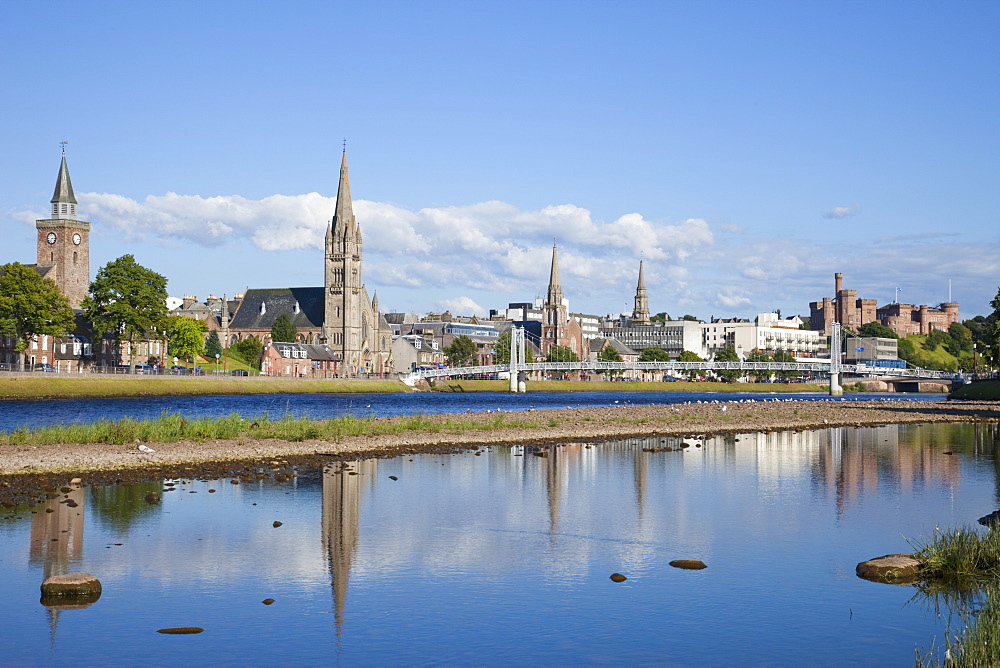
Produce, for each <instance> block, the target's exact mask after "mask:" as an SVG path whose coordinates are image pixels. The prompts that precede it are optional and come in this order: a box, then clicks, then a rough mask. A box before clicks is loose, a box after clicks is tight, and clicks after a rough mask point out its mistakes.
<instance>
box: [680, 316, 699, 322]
mask: <svg viewBox="0 0 1000 668" xmlns="http://www.w3.org/2000/svg"><path fill="white" fill-rule="evenodd" d="M681 320H690V321H691V322H698V318H696V317H694V316H693V315H690V314H687V315H683V316H681Z"/></svg>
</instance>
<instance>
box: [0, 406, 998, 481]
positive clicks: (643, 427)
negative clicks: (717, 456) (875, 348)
mask: <svg viewBox="0 0 1000 668" xmlns="http://www.w3.org/2000/svg"><path fill="white" fill-rule="evenodd" d="M723 406H725V410H722V407H723ZM509 414H511V415H517V416H518V418H519V419H525V420H529V421H530V422H532V423H533V425H534V426H531V427H525V428H504V429H500V430H495V431H477V430H471V429H470V430H466V431H462V432H458V433H449V432H444V431H442V432H417V431H410V432H404V433H400V434H390V435H380V436H371V437H348V438H344V439H343V440H341V441H336V442H329V441H318V440H314V441H303V442H289V441H281V440H274V439H254V438H251V437H249V436H248V437H246V438H240V439H237V440H227V441H222V440H218V441H179V442H175V443H147V444H145V445H146V446H147V447H149V448H151V449H152V450H155V452H153V453H144V452H140V451H139V450H137V449H136V446H132V445H110V444H101V443H98V444H86V445H77V444H62V445H18V446H14V445H9V446H0V486H4V487H8V488H9V487H11V486H12V481H11V480H10V479H9V478H10V477H11V476H15V477H17V476H19V475H24V474H36V475H37V474H47V475H53V474H66V475H68V476H72V475H85V474H87V473H93V472H105V473H107V472H113V471H129V470H131V471H136V470H143V469H151V470H155V469H160V468H163V467H165V466H166V467H170V466H180V465H185V466H188V467H190V466H195V468H197V467H198V466H205V465H208V464H212V463H216V464H218V463H223V462H228V463H230V464H232V463H237V462H242V463H245V464H252V463H254V462H259V461H261V460H264V459H268V460H269V459H275V458H283V459H287V458H289V457H298V458H306V459H309V458H313V459H316V460H317V462H320V461H321V460H323V459H325V460H330V459H331V458H333V459H337V460H344V459H356V458H362V457H389V456H395V455H401V454H412V453H416V452H436V451H440V450H441V449H450V450H454V449H464V448H467V447H471V446H479V445H485V446H488V445H497V444H504V445H509V444H520V443H543V442H566V441H601V440H610V439H614V438H628V437H636V436H687V435H713V434H728V433H749V432H768V431H783V430H804V429H816V428H824V427H834V426H871V425H880V424H889V423H926V422H969V421H974V420H989V421H997V420H1000V404H994V403H991V402H956V401H908V400H907V401H893V400H884V401H822V400H821V401H800V400H783V401H776V402H773V401H772V402H764V401H756V402H747V403H740V402H730V403H705V404H681V405H666V406H636V405H626V404H624V403H623V404H622V405H621V406H612V407H590V408H565V409H555V410H539V411H523V412H517V413H509ZM426 417H428V418H429V419H434V420H439V421H441V422H444V421H445V420H448V419H453V420H454V419H456V418H462V419H463V420H476V421H479V420H482V421H486V420H487V419H489V418H490V417H493V416H491V415H489V414H484V413H477V414H459V415H454V414H452V415H437V416H426ZM400 419H403V418H377V421H384V422H393V421H396V420H400ZM210 468H211V467H210Z"/></svg>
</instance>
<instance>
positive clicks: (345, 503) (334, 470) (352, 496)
mask: <svg viewBox="0 0 1000 668" xmlns="http://www.w3.org/2000/svg"><path fill="white" fill-rule="evenodd" d="M377 472H378V461H377V460H374V459H368V460H364V461H356V462H350V463H345V464H338V465H335V466H331V467H329V468H327V469H324V471H323V515H322V523H323V552H324V555H325V557H326V564H327V568H328V569H329V571H330V582H331V585H332V592H333V608H334V619H335V621H336V630H337V638H338V639H339V638H340V637H341V633H342V632H343V626H344V610H345V608H346V606H347V585H348V582H349V581H350V579H351V567H352V566H353V564H354V558H355V554H356V553H357V551H358V535H359V533H360V525H361V507H360V506H361V492H362V490H363V489H364V488H366V487H367V488H369V489H374V486H375V474H376V473H377Z"/></svg>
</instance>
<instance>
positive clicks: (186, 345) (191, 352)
mask: <svg viewBox="0 0 1000 668" xmlns="http://www.w3.org/2000/svg"><path fill="white" fill-rule="evenodd" d="M166 329H167V353H168V354H169V355H173V356H174V357H180V358H181V359H186V360H188V361H194V358H195V356H196V355H201V354H203V353H204V352H205V330H206V329H208V327H207V326H206V325H205V323H204V322H202V321H201V320H197V319H195V318H185V317H184V316H180V315H173V316H168V317H167V327H166ZM216 342H218V338H216Z"/></svg>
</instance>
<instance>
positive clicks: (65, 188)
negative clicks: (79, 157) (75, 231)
mask: <svg viewBox="0 0 1000 668" xmlns="http://www.w3.org/2000/svg"><path fill="white" fill-rule="evenodd" d="M63 151H64V152H63V156H62V163H61V164H60V165H59V176H58V177H56V190H55V192H54V193H53V194H52V199H51V200H50V201H51V203H52V218H54V219H58V218H68V219H76V196H75V195H74V194H73V182H72V181H70V179H69V167H68V166H67V165H66V153H65V148H64V149H63Z"/></svg>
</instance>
